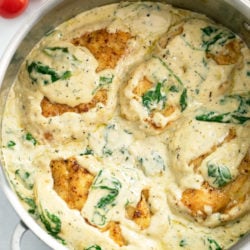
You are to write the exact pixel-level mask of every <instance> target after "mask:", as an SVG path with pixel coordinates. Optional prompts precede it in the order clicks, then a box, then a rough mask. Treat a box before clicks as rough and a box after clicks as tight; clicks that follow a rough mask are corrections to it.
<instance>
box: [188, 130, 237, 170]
mask: <svg viewBox="0 0 250 250" xmlns="http://www.w3.org/2000/svg"><path fill="white" fill-rule="evenodd" d="M235 137H236V131H235V129H233V128H231V129H229V132H228V135H227V136H226V137H225V139H224V140H223V141H222V142H221V143H219V144H217V145H214V146H213V147H212V148H211V149H210V150H209V151H208V152H206V153H204V154H202V155H200V156H198V157H197V158H195V159H193V160H191V161H190V162H189V166H193V168H194V170H195V171H197V169H198V168H199V166H200V165H201V163H202V161H203V160H204V159H205V158H207V157H208V156H209V155H210V154H212V153H213V152H215V151H216V150H217V149H218V148H219V147H221V146H222V145H223V144H224V143H227V142H230V141H231V140H233V139H234V138H235Z"/></svg>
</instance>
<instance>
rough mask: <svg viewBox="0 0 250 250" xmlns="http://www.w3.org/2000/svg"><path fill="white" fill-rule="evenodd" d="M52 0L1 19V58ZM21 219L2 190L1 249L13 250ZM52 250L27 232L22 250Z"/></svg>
mask: <svg viewBox="0 0 250 250" xmlns="http://www.w3.org/2000/svg"><path fill="white" fill-rule="evenodd" d="M47 1H50V0H30V3H29V6H28V8H27V9H26V10H25V12H24V13H22V14H21V15H20V16H18V17H16V18H13V19H4V18H2V17H0V34H1V35H0V58H1V57H2V56H3V54H4V52H5V50H6V48H7V46H8V44H9V43H10V41H11V40H12V39H14V37H15V34H16V32H18V30H19V29H20V28H21V27H22V25H23V24H24V23H25V20H26V18H27V17H28V16H29V15H31V14H33V13H34V12H36V11H37V10H38V8H40V7H41V6H42V5H44V4H46V2H47ZM18 223H19V218H18V216H17V215H16V212H15V211H14V209H13V208H12V206H11V205H10V203H9V201H8V200H7V198H6V197H5V195H4V193H3V191H2V190H1V188H0V249H1V250H12V249H11V237H12V234H13V231H14V229H15V227H16V225H17V224H18ZM34 249H36V250H50V249H51V248H49V247H48V246H47V245H46V244H44V243H43V242H42V241H41V240H40V239H38V238H37V237H36V236H35V235H34V234H33V233H32V232H31V231H27V232H26V233H25V234H24V236H23V239H22V243H21V250H34Z"/></svg>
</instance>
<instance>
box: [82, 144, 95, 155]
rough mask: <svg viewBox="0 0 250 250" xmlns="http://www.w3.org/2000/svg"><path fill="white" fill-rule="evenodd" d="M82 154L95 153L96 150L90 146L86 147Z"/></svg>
mask: <svg viewBox="0 0 250 250" xmlns="http://www.w3.org/2000/svg"><path fill="white" fill-rule="evenodd" d="M80 155H81V156H82V155H94V151H93V149H91V148H90V147H89V146H87V147H86V149H85V151H84V152H83V153H81V154H80Z"/></svg>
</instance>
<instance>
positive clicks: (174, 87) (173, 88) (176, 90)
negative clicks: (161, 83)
mask: <svg viewBox="0 0 250 250" xmlns="http://www.w3.org/2000/svg"><path fill="white" fill-rule="evenodd" d="M169 91H170V92H175V93H178V92H179V88H178V87H177V86H175V85H172V86H170V88H169Z"/></svg>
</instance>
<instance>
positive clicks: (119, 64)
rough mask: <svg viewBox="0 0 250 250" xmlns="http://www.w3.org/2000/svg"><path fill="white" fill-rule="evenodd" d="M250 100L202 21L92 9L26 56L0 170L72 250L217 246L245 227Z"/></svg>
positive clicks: (247, 63) (136, 7) (177, 14)
mask: <svg viewBox="0 0 250 250" xmlns="http://www.w3.org/2000/svg"><path fill="white" fill-rule="evenodd" d="M249 93H250V51H249V49H248V48H247V46H246V45H245V44H244V42H243V41H241V39H240V38H239V37H237V35H235V34H234V33H232V32H231V31H230V30H228V29H226V28H225V27H222V26H220V25H219V24H217V23H214V22H213V21H212V20H210V19H208V18H207V17H206V16H203V15H200V14H197V13H193V12H189V11H185V10H181V9H177V8H174V7H172V6H170V5H165V4H161V3H151V2H138V3H129V2H123V3H120V4H112V5H108V6H104V7H99V8H96V9H93V10H90V11H87V12H84V13H81V14H80V15H78V16H76V17H74V18H73V19H71V20H69V21H67V22H65V23H63V24H61V25H60V26H58V27H57V28H56V29H55V30H53V31H52V32H50V33H49V34H48V35H47V36H45V37H44V38H43V39H42V40H41V41H40V42H39V43H38V44H37V45H36V46H35V48H33V50H32V51H31V53H30V54H29V55H28V57H27V58H26V59H25V61H24V63H23V65H22V66H21V69H20V72H19V74H18V77H17V79H16V81H15V83H14V85H13V88H12V89H11V91H10V93H9V98H8V101H7V104H6V109H5V113H4V118H3V129H2V138H3V146H2V147H3V149H2V150H3V156H4V161H5V166H4V168H5V171H6V173H7V175H8V178H9V181H10V183H11V185H12V187H13V189H14V190H15V192H16V193H17V195H18V197H19V198H20V201H21V202H22V203H23V205H24V206H25V208H26V209H27V210H28V212H29V213H30V214H31V216H33V217H34V218H35V219H36V220H37V221H38V223H40V224H41V225H42V226H44V228H45V230H47V231H48V233H49V234H50V235H52V236H53V237H55V239H57V240H58V241H59V242H61V243H62V244H63V245H65V246H66V247H68V248H69V249H81V250H82V249H84V250H90V249H91V250H93V249H96V250H100V249H101V250H105V249H106V250H112V249H114V250H115V249H124V250H125V249H128V250H133V249H135V250H136V249H137V250H138V249H145V250H147V249H148V250H160V249H162V250H163V249H164V250H167V249H213V250H219V249H228V248H229V247H231V246H232V245H233V244H235V243H236V242H237V241H238V240H240V238H241V237H243V236H244V235H245V234H247V232H248V231H249V230H250V213H249V209H250V197H249V196H250V195H249V194H250V186H249V185H250V184H249V183H250V176H249V172H250V166H249V165H250V163H249V162H250V156H249V154H250V152H249V148H250V140H249V137H250V127H249V125H250V123H249V120H250V94H249ZM76 204H77V205H76ZM79 204H80V205H79Z"/></svg>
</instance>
